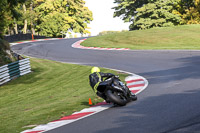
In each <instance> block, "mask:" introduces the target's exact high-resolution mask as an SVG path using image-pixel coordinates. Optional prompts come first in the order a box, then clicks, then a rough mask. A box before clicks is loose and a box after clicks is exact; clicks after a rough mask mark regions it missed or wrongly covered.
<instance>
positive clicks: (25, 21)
mask: <svg viewBox="0 0 200 133" xmlns="http://www.w3.org/2000/svg"><path fill="white" fill-rule="evenodd" d="M23 9H24V14H26V5H25V4H23ZM27 24H28V22H27V19H25V20H24V29H23V33H24V34H26V31H27Z"/></svg>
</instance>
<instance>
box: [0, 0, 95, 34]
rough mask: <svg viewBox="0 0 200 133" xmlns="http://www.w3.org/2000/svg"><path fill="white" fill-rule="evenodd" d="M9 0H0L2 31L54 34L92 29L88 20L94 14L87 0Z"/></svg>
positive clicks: (8, 32)
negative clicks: (88, 27)
mask: <svg viewBox="0 0 200 133" xmlns="http://www.w3.org/2000/svg"><path fill="white" fill-rule="evenodd" d="M8 1H10V0H3V1H1V2H0V15H1V16H0V20H1V22H3V23H1V24H0V30H1V32H3V33H7V34H18V33H19V32H22V33H24V34H26V33H27V32H29V33H33V34H40V35H45V36H52V37H58V36H61V35H62V33H66V32H68V31H71V32H75V33H81V34H86V33H89V31H88V30H87V24H88V23H90V21H92V19H93V18H92V12H91V11H90V10H89V9H88V8H87V7H85V1H84V0H15V3H14V4H8ZM11 2H13V1H11ZM4 5H7V6H4ZM9 5H12V6H9ZM1 7H3V8H1Z"/></svg>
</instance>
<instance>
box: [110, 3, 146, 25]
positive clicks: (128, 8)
mask: <svg viewBox="0 0 200 133" xmlns="http://www.w3.org/2000/svg"><path fill="white" fill-rule="evenodd" d="M114 3H116V4H118V6H116V7H113V9H115V12H114V17H122V19H123V20H124V21H125V22H132V21H133V20H134V16H136V15H137V12H136V10H137V8H140V7H142V6H143V5H145V4H147V3H148V0H115V2H114Z"/></svg>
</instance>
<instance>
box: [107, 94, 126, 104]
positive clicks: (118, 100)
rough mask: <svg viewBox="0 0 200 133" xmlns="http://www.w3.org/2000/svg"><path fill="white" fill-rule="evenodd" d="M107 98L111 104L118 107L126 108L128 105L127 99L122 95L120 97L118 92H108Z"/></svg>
mask: <svg viewBox="0 0 200 133" xmlns="http://www.w3.org/2000/svg"><path fill="white" fill-rule="evenodd" d="M106 96H107V98H108V99H109V100H110V101H111V102H113V103H115V104H117V105H120V106H124V105H126V103H127V99H126V98H125V97H123V96H121V95H118V93H117V92H114V91H113V92H112V91H111V90H107V92H106Z"/></svg>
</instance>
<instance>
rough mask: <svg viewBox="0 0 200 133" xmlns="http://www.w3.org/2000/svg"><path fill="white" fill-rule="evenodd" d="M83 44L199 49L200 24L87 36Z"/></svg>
mask: <svg viewBox="0 0 200 133" xmlns="http://www.w3.org/2000/svg"><path fill="white" fill-rule="evenodd" d="M82 45H84V46H93V47H107V48H108V47H109V48H113V47H115V48H130V49H133V50H134V49H136V50H138V49H139V50H142V49H144V50H146V49H147V50H153V49H156V50H157V49H172V50H173V49H182V50H184V49H186V50H188V49H190V50H199V49H200V25H183V26H175V27H165V28H153V29H148V30H136V31H127V32H121V33H114V34H108V35H104V36H97V37H93V38H89V39H87V40H86V41H84V42H83V43H82Z"/></svg>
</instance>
